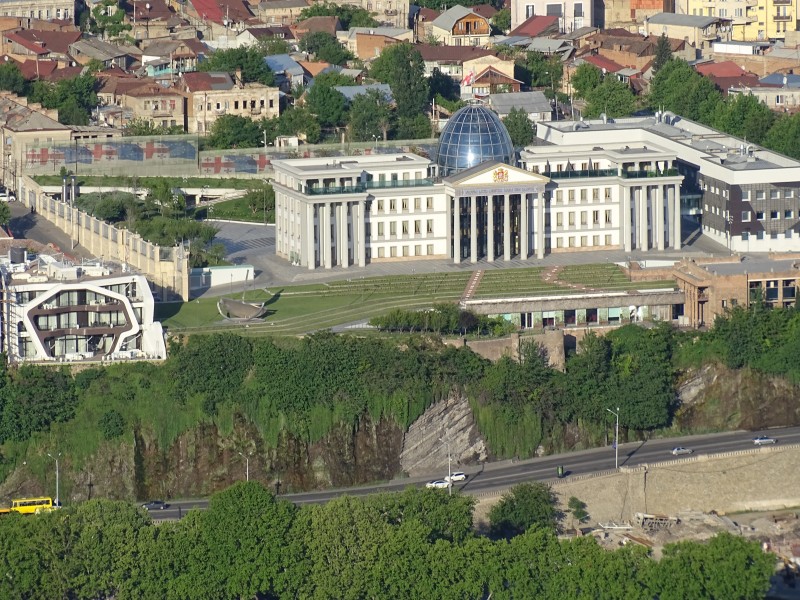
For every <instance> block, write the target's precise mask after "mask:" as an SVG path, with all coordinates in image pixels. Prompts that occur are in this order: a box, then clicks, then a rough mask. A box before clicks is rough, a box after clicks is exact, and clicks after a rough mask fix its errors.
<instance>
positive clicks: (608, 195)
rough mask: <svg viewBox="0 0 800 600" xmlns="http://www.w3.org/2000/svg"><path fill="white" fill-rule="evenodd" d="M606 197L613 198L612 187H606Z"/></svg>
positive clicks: (607, 198)
mask: <svg viewBox="0 0 800 600" xmlns="http://www.w3.org/2000/svg"><path fill="white" fill-rule="evenodd" d="M605 199H606V200H611V188H606V193H605Z"/></svg>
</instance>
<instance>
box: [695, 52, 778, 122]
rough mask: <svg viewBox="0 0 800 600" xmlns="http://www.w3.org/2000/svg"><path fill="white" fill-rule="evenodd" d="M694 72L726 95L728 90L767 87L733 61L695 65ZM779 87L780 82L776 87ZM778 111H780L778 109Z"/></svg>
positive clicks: (766, 84)
mask: <svg viewBox="0 0 800 600" xmlns="http://www.w3.org/2000/svg"><path fill="white" fill-rule="evenodd" d="M694 68H695V70H696V71H697V72H698V73H700V74H701V75H703V76H704V77H708V78H709V79H710V80H711V81H713V82H714V85H716V86H717V87H718V88H719V89H720V91H721V92H722V93H723V94H725V95H727V94H728V90H729V89H730V88H753V87H761V86H769V84H768V83H762V82H761V81H759V79H758V76H757V75H756V74H755V73H750V72H749V71H746V70H745V69H743V68H742V67H740V66H739V65H737V64H736V63H735V62H733V61H722V62H710V63H703V64H697V65H695V67H694ZM773 87H780V80H779V82H778V85H777V86H773ZM778 110H782V108H779V109H778Z"/></svg>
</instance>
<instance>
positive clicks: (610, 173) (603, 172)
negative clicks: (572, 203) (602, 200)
mask: <svg viewBox="0 0 800 600" xmlns="http://www.w3.org/2000/svg"><path fill="white" fill-rule="evenodd" d="M542 175H544V176H545V177H549V178H550V179H581V178H585V177H616V176H617V175H619V171H617V170H616V169H583V170H576V171H551V172H549V173H547V172H545V173H542Z"/></svg>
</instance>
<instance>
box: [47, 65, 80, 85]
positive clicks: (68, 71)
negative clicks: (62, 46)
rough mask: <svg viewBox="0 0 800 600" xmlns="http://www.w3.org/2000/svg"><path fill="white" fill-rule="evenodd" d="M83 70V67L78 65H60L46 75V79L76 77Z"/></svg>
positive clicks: (55, 79)
mask: <svg viewBox="0 0 800 600" xmlns="http://www.w3.org/2000/svg"><path fill="white" fill-rule="evenodd" d="M82 72H83V67H82V66H81V65H78V66H76V67H61V68H60V69H56V70H55V71H53V72H52V73H51V74H50V75H49V76H48V77H47V81H61V80H62V79H72V78H73V77H77V76H78V75H80V74H81V73H82Z"/></svg>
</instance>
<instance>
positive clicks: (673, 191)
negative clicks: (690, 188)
mask: <svg viewBox="0 0 800 600" xmlns="http://www.w3.org/2000/svg"><path fill="white" fill-rule="evenodd" d="M667 191H668V193H669V197H670V200H671V201H672V207H673V213H674V214H673V215H672V219H673V220H672V223H671V225H672V237H673V243H672V247H673V248H675V249H676V250H680V248H681V192H680V188H679V187H678V186H677V185H671V186H670V187H669V188H668V190H667Z"/></svg>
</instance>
